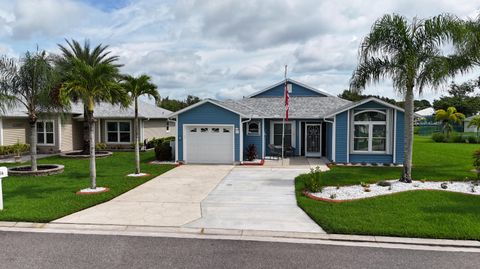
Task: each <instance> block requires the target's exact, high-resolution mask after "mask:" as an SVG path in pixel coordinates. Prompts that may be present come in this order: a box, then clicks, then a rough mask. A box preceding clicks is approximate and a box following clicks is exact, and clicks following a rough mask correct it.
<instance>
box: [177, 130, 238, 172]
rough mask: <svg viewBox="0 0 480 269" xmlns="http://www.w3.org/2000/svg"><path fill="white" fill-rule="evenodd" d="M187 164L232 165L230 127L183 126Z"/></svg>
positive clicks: (231, 135)
mask: <svg viewBox="0 0 480 269" xmlns="http://www.w3.org/2000/svg"><path fill="white" fill-rule="evenodd" d="M184 130H185V135H184V139H185V148H184V154H185V157H186V158H185V159H186V160H185V161H186V162H187V163H233V161H234V157H233V139H234V133H233V127H232V126H207V125H205V126H185V127H184Z"/></svg>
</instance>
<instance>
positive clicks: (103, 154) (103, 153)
mask: <svg viewBox="0 0 480 269" xmlns="http://www.w3.org/2000/svg"><path fill="white" fill-rule="evenodd" d="M79 152H82V151H73V152H66V153H62V154H60V157H62V158H70V159H86V158H90V154H75V153H79ZM112 154H113V152H111V151H99V152H95V158H104V157H108V156H112Z"/></svg>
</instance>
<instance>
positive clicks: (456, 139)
mask: <svg viewBox="0 0 480 269" xmlns="http://www.w3.org/2000/svg"><path fill="white" fill-rule="evenodd" d="M448 142H451V143H465V139H464V138H463V136H462V135H453V136H452V137H450V139H449V141H448Z"/></svg>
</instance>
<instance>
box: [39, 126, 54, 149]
mask: <svg viewBox="0 0 480 269" xmlns="http://www.w3.org/2000/svg"><path fill="white" fill-rule="evenodd" d="M47 122H51V123H52V128H53V129H52V132H51V133H52V134H53V143H47V133H50V132H47V128H46V127H45V123H47ZM38 123H43V141H44V143H38V127H37V128H36V132H37V133H36V135H37V145H38V146H55V140H56V139H55V134H56V132H55V120H37V122H36V123H35V124H38Z"/></svg>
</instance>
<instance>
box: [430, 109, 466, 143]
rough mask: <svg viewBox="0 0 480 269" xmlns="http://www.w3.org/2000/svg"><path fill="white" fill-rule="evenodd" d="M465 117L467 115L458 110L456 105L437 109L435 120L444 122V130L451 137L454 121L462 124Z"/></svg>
mask: <svg viewBox="0 0 480 269" xmlns="http://www.w3.org/2000/svg"><path fill="white" fill-rule="evenodd" d="M464 119H465V115H463V114H462V113H460V112H458V111H457V109H456V108H455V107H449V108H448V109H447V110H443V109H439V110H437V111H435V120H437V121H441V122H442V126H443V132H445V133H446V134H447V137H450V133H451V132H452V130H453V127H452V123H456V124H461V123H462V121H463V120H464Z"/></svg>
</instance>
